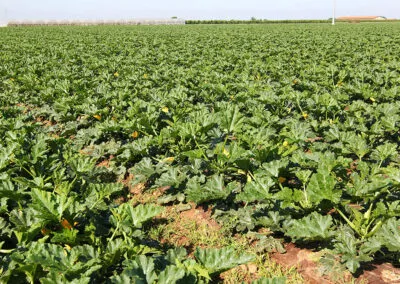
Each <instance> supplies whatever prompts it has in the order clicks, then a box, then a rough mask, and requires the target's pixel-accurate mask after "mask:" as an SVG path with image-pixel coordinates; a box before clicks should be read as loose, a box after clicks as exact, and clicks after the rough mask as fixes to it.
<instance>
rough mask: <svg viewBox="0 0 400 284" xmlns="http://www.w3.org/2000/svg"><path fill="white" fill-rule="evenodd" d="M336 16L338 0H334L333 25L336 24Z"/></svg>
mask: <svg viewBox="0 0 400 284" xmlns="http://www.w3.org/2000/svg"><path fill="white" fill-rule="evenodd" d="M335 17H336V0H333V15H332V25H334V24H335Z"/></svg>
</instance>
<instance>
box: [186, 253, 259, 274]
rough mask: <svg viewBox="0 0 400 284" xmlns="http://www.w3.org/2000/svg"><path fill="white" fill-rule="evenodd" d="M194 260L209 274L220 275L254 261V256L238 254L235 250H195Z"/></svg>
mask: <svg viewBox="0 0 400 284" xmlns="http://www.w3.org/2000/svg"><path fill="white" fill-rule="evenodd" d="M194 255H195V257H196V259H197V260H198V261H199V262H200V264H202V265H203V266H204V267H205V268H207V269H208V270H209V271H210V273H211V274H212V273H220V272H223V271H226V270H228V269H231V268H233V267H235V266H237V265H240V264H244V263H247V262H250V261H252V260H254V255H250V254H247V253H240V252H238V251H237V250H236V249H234V248H231V247H227V248H220V249H217V248H206V249H201V248H197V249H196V252H195V253H194Z"/></svg>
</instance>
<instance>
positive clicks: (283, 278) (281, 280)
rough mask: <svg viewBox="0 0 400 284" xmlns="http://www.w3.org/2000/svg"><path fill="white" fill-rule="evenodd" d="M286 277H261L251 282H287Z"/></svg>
mask: <svg viewBox="0 0 400 284" xmlns="http://www.w3.org/2000/svg"><path fill="white" fill-rule="evenodd" d="M285 283H286V277H274V278H260V279H257V280H254V281H252V282H251V284H285Z"/></svg>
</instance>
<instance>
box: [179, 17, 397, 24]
mask: <svg viewBox="0 0 400 284" xmlns="http://www.w3.org/2000/svg"><path fill="white" fill-rule="evenodd" d="M399 21H400V20H380V21H377V20H361V21H357V22H379V23H380V22H399ZM331 22H332V19H327V20H266V19H255V18H251V20H186V21H185V23H186V24H187V25H198V24H306V23H315V24H318V23H331ZM337 22H354V21H348V20H339V21H338V20H337Z"/></svg>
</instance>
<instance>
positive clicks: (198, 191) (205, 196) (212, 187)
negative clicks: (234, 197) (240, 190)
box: [185, 175, 238, 203]
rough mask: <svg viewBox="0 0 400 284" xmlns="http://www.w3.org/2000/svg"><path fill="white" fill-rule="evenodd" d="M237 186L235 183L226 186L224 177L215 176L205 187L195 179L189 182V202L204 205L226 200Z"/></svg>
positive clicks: (187, 192)
mask: <svg viewBox="0 0 400 284" xmlns="http://www.w3.org/2000/svg"><path fill="white" fill-rule="evenodd" d="M237 186H238V184H237V183H235V182H231V183H229V184H228V185H227V186H225V183H224V176H223V175H220V176H218V175H214V176H212V177H211V178H210V179H209V180H208V181H207V182H206V184H205V185H200V184H199V183H198V182H197V181H196V180H195V179H191V180H189V182H188V183H187V188H186V191H185V193H186V194H187V197H188V199H189V200H191V201H194V202H196V203H202V202H206V201H211V200H217V199H223V198H226V197H228V195H229V194H230V193H231V192H232V191H233V190H234V189H236V188H237Z"/></svg>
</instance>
